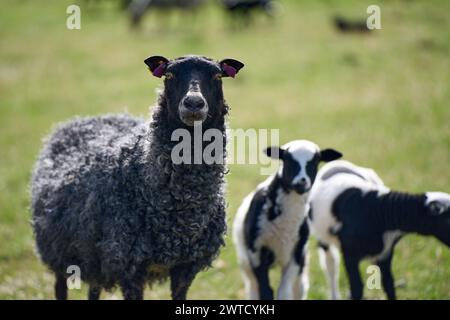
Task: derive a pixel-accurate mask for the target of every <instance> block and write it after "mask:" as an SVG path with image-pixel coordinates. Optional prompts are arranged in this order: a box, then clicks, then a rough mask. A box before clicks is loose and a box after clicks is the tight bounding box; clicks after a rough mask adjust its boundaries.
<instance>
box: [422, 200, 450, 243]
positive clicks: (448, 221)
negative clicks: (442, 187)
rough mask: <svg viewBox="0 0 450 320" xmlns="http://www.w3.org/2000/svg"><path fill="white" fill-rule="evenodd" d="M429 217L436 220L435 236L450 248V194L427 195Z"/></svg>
mask: <svg viewBox="0 0 450 320" xmlns="http://www.w3.org/2000/svg"><path fill="white" fill-rule="evenodd" d="M426 198H427V199H426V203H425V204H426V208H427V215H429V216H430V218H431V219H433V220H434V223H433V225H434V228H433V230H434V231H435V232H434V235H435V236H436V237H437V238H438V239H439V240H440V241H442V242H443V243H445V244H446V245H447V246H449V247H450V194H448V193H444V192H427V193H426Z"/></svg>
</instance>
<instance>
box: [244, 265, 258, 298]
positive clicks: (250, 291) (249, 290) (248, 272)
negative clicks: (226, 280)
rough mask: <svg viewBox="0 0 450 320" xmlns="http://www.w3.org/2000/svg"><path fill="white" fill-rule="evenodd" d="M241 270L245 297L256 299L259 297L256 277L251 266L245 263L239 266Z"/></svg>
mask: <svg viewBox="0 0 450 320" xmlns="http://www.w3.org/2000/svg"><path fill="white" fill-rule="evenodd" d="M241 270H242V279H243V280H244V285H245V294H246V296H247V299H250V300H258V299H259V287H258V280H257V279H256V276H255V273H254V272H253V269H252V267H251V266H250V265H248V264H247V263H246V264H245V265H242V266H241Z"/></svg>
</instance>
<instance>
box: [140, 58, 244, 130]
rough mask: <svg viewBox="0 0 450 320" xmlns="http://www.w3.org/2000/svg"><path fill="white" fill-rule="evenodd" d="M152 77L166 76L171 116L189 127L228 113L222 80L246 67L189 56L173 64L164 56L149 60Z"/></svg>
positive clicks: (147, 62)
mask: <svg viewBox="0 0 450 320" xmlns="http://www.w3.org/2000/svg"><path fill="white" fill-rule="evenodd" d="M145 63H146V64H147V66H148V67H149V69H150V71H151V72H152V74H153V75H154V76H156V77H162V76H165V79H164V90H165V98H166V101H167V107H168V109H169V110H168V111H169V115H170V116H171V117H173V118H175V119H178V120H180V121H181V122H182V123H184V124H185V125H187V126H193V125H194V123H199V122H200V123H201V122H204V121H206V120H207V119H208V120H211V121H214V119H217V117H223V116H224V115H225V114H226V111H227V110H226V107H225V102H224V97H223V91H222V77H227V76H231V77H234V76H235V75H236V74H237V73H238V72H239V70H240V69H241V68H242V67H243V66H244V65H243V64H242V63H241V62H239V61H236V60H233V59H226V60H222V61H221V62H215V61H213V60H211V59H208V58H205V57H201V56H185V57H181V58H178V59H175V60H172V61H169V60H167V59H166V58H163V57H150V58H148V59H146V60H145Z"/></svg>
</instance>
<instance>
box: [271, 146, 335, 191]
mask: <svg viewBox="0 0 450 320" xmlns="http://www.w3.org/2000/svg"><path fill="white" fill-rule="evenodd" d="M266 154H267V155H268V156H269V157H272V158H279V159H281V160H283V165H282V166H281V168H280V171H279V172H278V175H279V177H280V179H281V182H282V185H283V188H284V189H286V190H289V191H291V190H292V191H295V192H297V193H298V194H304V193H307V192H309V190H311V187H312V185H313V183H314V181H315V179H316V175H317V170H318V168H319V163H320V161H327V162H328V161H332V160H336V159H339V158H340V157H342V154H341V153H340V152H338V151H335V150H333V149H325V150H322V151H321V150H320V149H319V147H318V146H317V145H316V144H315V143H312V142H310V141H307V140H295V141H291V142H289V143H287V144H285V145H284V146H283V147H282V148H279V147H269V148H267V149H266Z"/></svg>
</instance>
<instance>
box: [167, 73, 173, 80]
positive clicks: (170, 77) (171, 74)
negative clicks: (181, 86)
mask: <svg viewBox="0 0 450 320" xmlns="http://www.w3.org/2000/svg"><path fill="white" fill-rule="evenodd" d="M165 76H166V79H167V80H170V79H172V78H173V73H172V72H166V74H165Z"/></svg>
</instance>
